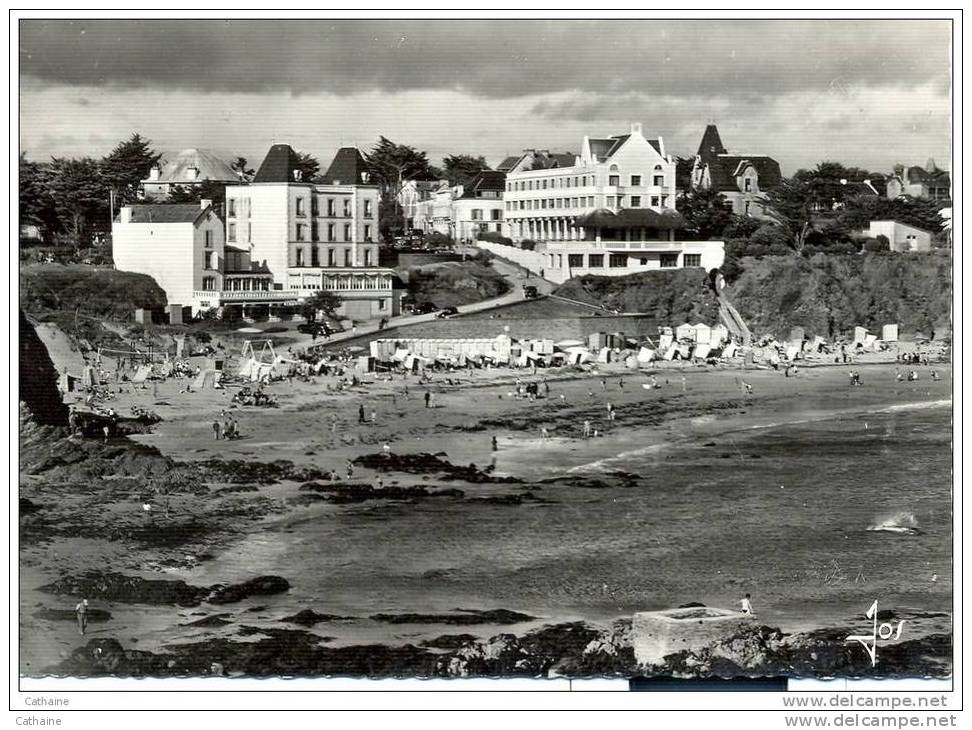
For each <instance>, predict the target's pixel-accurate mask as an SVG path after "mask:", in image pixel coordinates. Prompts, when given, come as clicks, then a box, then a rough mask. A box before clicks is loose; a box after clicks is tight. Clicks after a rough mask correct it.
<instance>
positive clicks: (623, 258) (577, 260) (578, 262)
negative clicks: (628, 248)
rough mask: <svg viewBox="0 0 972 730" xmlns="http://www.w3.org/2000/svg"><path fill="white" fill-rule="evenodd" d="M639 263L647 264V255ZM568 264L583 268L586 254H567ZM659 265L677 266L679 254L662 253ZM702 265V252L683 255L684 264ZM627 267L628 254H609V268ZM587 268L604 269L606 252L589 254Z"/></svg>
mask: <svg viewBox="0 0 972 730" xmlns="http://www.w3.org/2000/svg"><path fill="white" fill-rule="evenodd" d="M639 263H640V264H641V266H647V265H648V257H646V256H644V257H642V258H641V259H640V261H639ZM567 265H568V266H569V267H570V268H572V269H583V268H584V254H582V253H571V254H567ZM658 265H659V266H660V267H661V268H663V269H674V268H677V267H678V254H677V253H663V254H660V255H659V257H658ZM701 265H702V254H699V253H687V254H683V255H682V266H686V267H694V266H701ZM627 267H628V256H627V255H626V254H622V253H612V254H610V255H609V256H608V268H611V269H625V268H627ZM587 268H588V269H603V268H604V254H602V253H591V254H587Z"/></svg>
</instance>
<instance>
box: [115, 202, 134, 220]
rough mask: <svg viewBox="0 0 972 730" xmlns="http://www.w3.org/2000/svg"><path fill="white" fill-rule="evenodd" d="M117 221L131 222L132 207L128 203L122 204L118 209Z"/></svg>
mask: <svg viewBox="0 0 972 730" xmlns="http://www.w3.org/2000/svg"><path fill="white" fill-rule="evenodd" d="M118 222H119V223H131V222H132V208H131V206H130V205H123V206H122V207H121V208H119V209H118Z"/></svg>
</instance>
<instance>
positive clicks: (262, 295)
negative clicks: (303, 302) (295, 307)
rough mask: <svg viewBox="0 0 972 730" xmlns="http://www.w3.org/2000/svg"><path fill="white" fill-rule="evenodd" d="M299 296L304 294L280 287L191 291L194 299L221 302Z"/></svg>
mask: <svg viewBox="0 0 972 730" xmlns="http://www.w3.org/2000/svg"><path fill="white" fill-rule="evenodd" d="M299 296H304V295H303V294H301V293H300V292H297V291H294V290H281V289H270V290H263V289H240V290H236V291H232V290H218V291H217V290H213V291H207V290H202V291H194V292H193V297H194V298H196V299H212V300H219V301H221V302H243V301H261V302H268V301H286V300H289V299H296V298H297V297H299Z"/></svg>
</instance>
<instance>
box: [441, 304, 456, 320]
mask: <svg viewBox="0 0 972 730" xmlns="http://www.w3.org/2000/svg"><path fill="white" fill-rule="evenodd" d="M456 314H459V310H458V309H456V308H455V307H446V308H445V309H440V310H439V311H438V312H436V313H435V318H436V319H445V318H446V317H452V316H454V315H456Z"/></svg>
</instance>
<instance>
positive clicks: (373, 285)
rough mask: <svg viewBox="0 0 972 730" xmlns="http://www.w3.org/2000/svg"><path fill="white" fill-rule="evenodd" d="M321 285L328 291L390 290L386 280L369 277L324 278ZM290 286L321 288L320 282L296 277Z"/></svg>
mask: <svg viewBox="0 0 972 730" xmlns="http://www.w3.org/2000/svg"><path fill="white" fill-rule="evenodd" d="M323 284H324V287H323V288H325V289H327V290H329V291H373V290H378V289H390V288H391V285H390V284H389V282H388V280H387V279H384V278H375V277H370V276H367V277H366V276H341V277H338V278H332V277H326V279H325V280H324V281H323ZM290 286H291V287H292V288H294V289H320V288H322V282H320V281H311V280H300V279H297V278H296V277H292V278H291V279H290ZM380 308H381V306H380V305H379V309H380Z"/></svg>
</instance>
